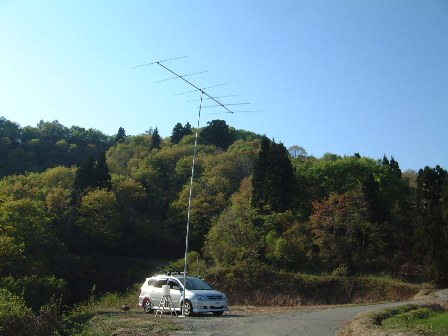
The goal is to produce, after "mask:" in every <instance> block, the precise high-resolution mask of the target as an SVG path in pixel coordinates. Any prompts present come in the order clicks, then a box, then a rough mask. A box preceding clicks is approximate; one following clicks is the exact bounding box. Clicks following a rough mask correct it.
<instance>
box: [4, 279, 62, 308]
mask: <svg viewBox="0 0 448 336" xmlns="http://www.w3.org/2000/svg"><path fill="white" fill-rule="evenodd" d="M0 286H1V287H4V288H6V289H8V291H10V292H11V293H14V294H15V295H23V298H24V299H25V302H26V305H27V306H28V307H30V308H31V309H32V310H33V311H39V310H40V308H41V307H43V306H45V305H47V304H48V303H50V302H51V301H52V300H53V299H54V298H56V299H60V298H61V297H62V296H63V295H64V294H65V292H66V283H65V281H64V280H62V279H58V278H56V277H54V276H49V277H38V276H36V275H30V276H25V277H22V278H13V277H12V276H9V277H6V278H3V279H1V281H0Z"/></svg>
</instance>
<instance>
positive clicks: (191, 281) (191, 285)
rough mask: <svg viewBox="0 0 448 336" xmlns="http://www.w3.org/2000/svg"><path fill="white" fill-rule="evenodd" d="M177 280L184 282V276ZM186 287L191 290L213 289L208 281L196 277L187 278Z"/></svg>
mask: <svg viewBox="0 0 448 336" xmlns="http://www.w3.org/2000/svg"><path fill="white" fill-rule="evenodd" d="M179 281H180V282H181V283H182V284H184V278H180V279H179ZM186 287H187V289H193V290H211V289H213V288H212V287H211V286H210V285H209V284H208V283H206V282H204V281H202V280H201V279H198V278H187V286H186Z"/></svg>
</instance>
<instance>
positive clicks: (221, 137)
mask: <svg viewBox="0 0 448 336" xmlns="http://www.w3.org/2000/svg"><path fill="white" fill-rule="evenodd" d="M200 135H201V138H202V139H204V141H205V142H206V143H207V144H211V145H214V146H216V147H218V148H222V149H223V150H227V148H228V147H229V146H230V145H231V144H232V143H233V141H234V140H235V139H234V137H233V135H232V133H231V132H230V130H229V126H228V125H227V124H226V122H225V121H224V120H212V121H209V122H207V127H205V128H204V129H203V130H202V132H201V134H200Z"/></svg>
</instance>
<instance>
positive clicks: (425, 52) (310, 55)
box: [0, 0, 448, 170]
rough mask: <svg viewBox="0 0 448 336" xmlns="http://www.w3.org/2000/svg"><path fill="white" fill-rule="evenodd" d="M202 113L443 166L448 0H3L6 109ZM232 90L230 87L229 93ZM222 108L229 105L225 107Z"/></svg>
mask: <svg viewBox="0 0 448 336" xmlns="http://www.w3.org/2000/svg"><path fill="white" fill-rule="evenodd" d="M179 56H187V57H186V58H182V59H178V60H174V61H171V62H167V63H163V64H165V65H166V66H168V67H169V68H171V69H172V70H174V71H175V72H177V73H178V74H181V75H185V74H188V73H194V72H200V71H207V72H206V73H203V74H198V75H194V76H190V77H187V78H186V79H188V80H190V81H191V82H193V83H195V84H196V85H197V86H198V87H208V86H213V85H217V84H223V83H228V84H226V85H223V86H219V87H215V88H210V89H208V90H206V91H207V92H208V93H209V94H211V95H214V96H226V95H232V97H226V98H221V100H222V101H223V103H226V104H235V103H250V104H249V105H232V106H231V109H232V110H233V111H239V110H259V111H258V112H253V113H234V114H229V113H227V114H225V113H223V114H220V113H221V112H223V110H222V109H219V108H218V109H217V108H208V109H204V110H203V114H202V117H201V121H200V124H201V126H205V125H206V122H207V121H211V120H213V119H224V120H226V122H227V124H228V125H230V126H233V127H235V128H237V129H244V130H248V131H253V132H256V133H260V134H265V135H267V136H268V137H269V138H271V139H272V138H273V139H274V140H275V141H276V142H282V143H283V144H285V146H286V147H289V146H292V145H299V146H302V147H304V148H305V149H306V150H307V152H308V154H310V155H314V156H316V157H321V156H322V155H323V154H325V153H327V152H330V153H335V154H339V155H352V154H353V153H355V152H358V153H360V154H361V155H362V156H367V157H371V158H373V159H381V158H382V157H383V155H384V154H386V155H387V156H388V157H389V158H390V156H391V155H393V156H394V157H395V159H396V160H397V161H398V162H399V164H400V167H401V168H402V170H406V169H414V170H418V169H420V168H423V167H424V166H430V167H434V166H435V165H437V164H439V165H441V166H442V167H443V168H445V169H448V150H447V144H448V1H447V0H337V1H336V0H326V1H320V0H290V1H287V0H270V1H268V0H227V1H221V0H219V1H218V0H207V1H206V0H202V1H199V0H164V1H161V0H160V1H155V0H152V1H151V0H146V1H137V0H127V1H125V0H121V1H117V0H94V1H90V0H76V1H75V0H71V1H69V0H41V1H37V0H33V1H32V0H28V1H26V0H11V1H10V0H0V116H4V117H5V118H6V119H9V120H11V121H15V122H17V123H19V124H20V125H21V126H22V127H24V126H36V124H37V123H38V122H39V121H40V120H44V121H53V120H58V121H59V122H60V123H61V124H63V125H65V126H67V127H70V126H72V125H76V126H81V127H85V128H95V129H98V130H100V131H102V132H104V133H106V134H109V135H113V134H116V132H117V130H118V128H119V127H120V126H121V127H123V128H124V129H125V131H126V133H127V134H128V135H137V134H142V133H144V132H145V131H146V130H148V129H150V128H151V127H152V128H155V127H158V129H159V133H160V135H161V136H163V137H166V136H169V135H171V131H172V129H173V127H174V125H175V124H176V123H178V122H180V123H182V124H185V123H186V122H189V123H190V124H191V125H192V126H193V127H195V126H196V125H197V111H198V110H197V106H198V102H197V101H193V102H191V100H197V99H199V93H197V92H195V93H190V94H184V95H177V94H179V93H183V92H186V91H189V90H190V89H191V88H190V87H189V86H188V85H187V84H186V83H184V82H182V81H181V80H169V81H162V82H159V83H156V82H157V81H160V80H163V79H167V78H170V77H172V75H171V74H170V73H168V72H167V71H166V70H164V69H163V68H161V67H160V66H158V65H152V66H145V67H139V68H133V67H134V66H137V65H140V64H145V63H149V62H152V61H158V60H161V59H167V58H174V57H179ZM233 95H238V96H233ZM229 106H230V105H229Z"/></svg>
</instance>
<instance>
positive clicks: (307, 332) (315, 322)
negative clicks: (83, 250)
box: [173, 290, 448, 336]
mask: <svg viewBox="0 0 448 336" xmlns="http://www.w3.org/2000/svg"><path fill="white" fill-rule="evenodd" d="M438 294H440V295H439V297H443V296H445V297H446V295H447V294H448V291H446V290H445V291H441V292H439V293H438ZM415 302H416V301H413V303H415ZM417 302H422V301H417ZM406 303H410V302H397V303H386V304H375V305H367V306H351V307H346V306H345V307H333V308H324V307H320V308H319V307H313V308H303V307H288V308H282V307H279V308H277V309H273V308H269V309H266V308H265V309H259V308H255V307H245V308H243V307H242V308H238V307H236V308H235V309H232V311H231V312H227V313H225V314H224V315H223V316H221V317H214V316H213V315H200V316H196V317H181V318H177V319H176V323H178V324H179V325H180V326H181V327H182V328H183V329H184V330H183V331H177V332H175V333H174V334H173V336H186V335H197V336H240V335H241V336H242V335H244V336H255V335H256V336H265V335H266V336H272V335H275V336H291V335H300V336H334V335H337V333H338V331H339V329H340V328H341V326H342V325H343V323H344V322H345V321H348V320H350V319H352V318H353V317H354V316H355V315H357V314H358V313H361V312H367V311H372V310H377V309H381V308H386V307H394V306H401V305H403V304H406Z"/></svg>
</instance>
